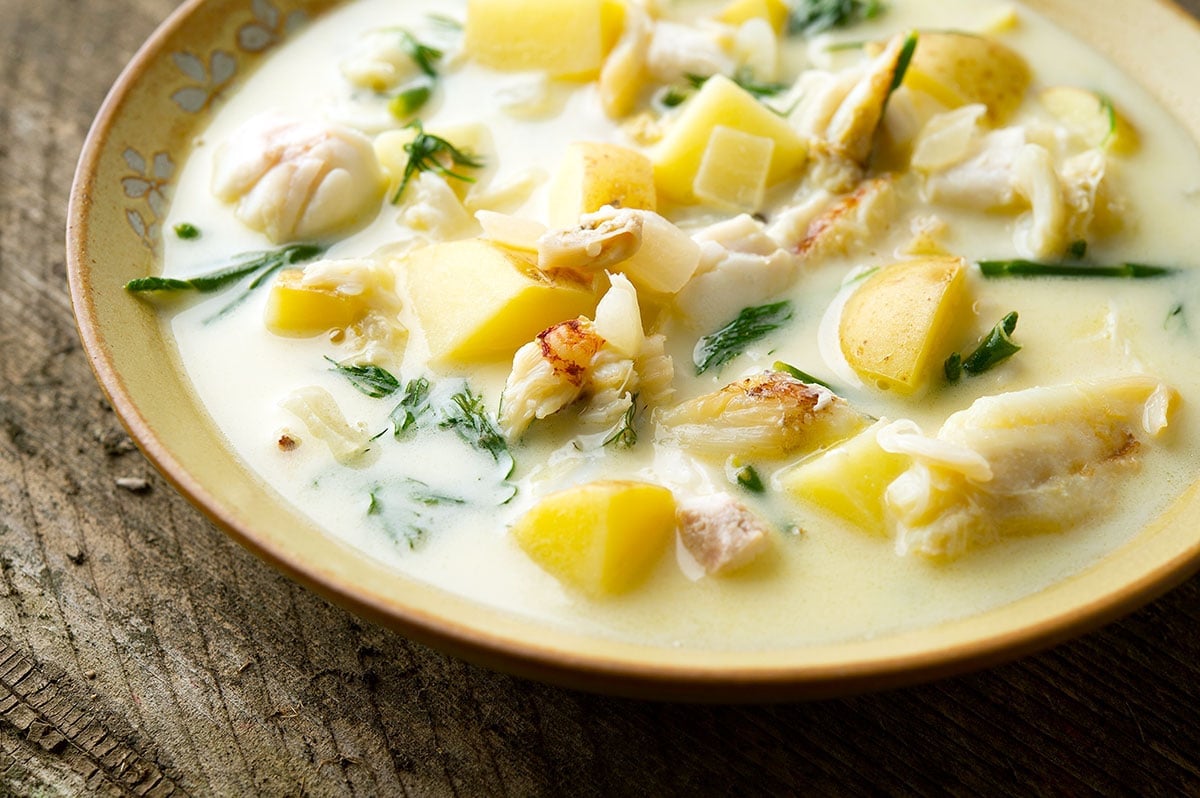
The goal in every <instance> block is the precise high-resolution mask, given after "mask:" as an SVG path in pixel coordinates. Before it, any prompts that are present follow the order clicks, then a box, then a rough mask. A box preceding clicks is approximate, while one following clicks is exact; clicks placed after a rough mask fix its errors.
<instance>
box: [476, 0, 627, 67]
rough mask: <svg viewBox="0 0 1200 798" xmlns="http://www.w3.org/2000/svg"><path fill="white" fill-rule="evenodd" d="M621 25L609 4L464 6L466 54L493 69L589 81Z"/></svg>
mask: <svg viewBox="0 0 1200 798" xmlns="http://www.w3.org/2000/svg"><path fill="white" fill-rule="evenodd" d="M622 21H623V9H622V8H621V7H619V6H618V5H616V4H614V3H612V2H611V1H610V0H469V2H468V3H467V25H466V33H465V48H466V52H467V54H468V55H470V56H471V57H472V58H474V59H475V60H476V61H478V62H479V63H481V64H483V65H484V66H488V67H491V68H492V69H500V70H506V71H520V70H541V71H545V72H549V73H550V74H551V75H554V76H556V77H566V78H582V79H590V78H592V77H595V75H596V73H597V72H598V71H599V69H600V65H601V63H603V61H604V54H605V52H606V51H607V48H608V47H610V46H612V43H613V41H615V39H616V34H617V32H619V30H620V25H621V24H622Z"/></svg>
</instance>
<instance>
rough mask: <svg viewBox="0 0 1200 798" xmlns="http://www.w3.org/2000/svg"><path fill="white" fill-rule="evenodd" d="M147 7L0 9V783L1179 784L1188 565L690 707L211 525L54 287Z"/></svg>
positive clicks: (21, 790)
mask: <svg viewBox="0 0 1200 798" xmlns="http://www.w3.org/2000/svg"><path fill="white" fill-rule="evenodd" d="M175 4H176V3H175V2H174V0H106V1H105V2H84V0H0V42H2V46H0V794H4V795H7V794H17V795H28V794H37V795H74V794H79V793H87V794H92V793H99V794H109V793H111V794H127V793H134V794H139V795H140V794H152V795H166V794H171V793H181V794H182V793H187V794H196V795H230V796H239V795H254V794H263V795H300V794H312V795H375V794H420V795H447V794H455V795H505V794H512V795H522V796H526V795H557V794H567V795H611V794H646V795H673V794H697V793H699V794H707V793H712V792H718V793H732V792H736V793H738V794H762V795H779V794H785V793H795V792H801V791H803V792H805V793H807V794H829V793H867V792H876V791H882V792H886V793H904V794H907V793H929V792H943V791H945V792H950V793H955V794H978V793H988V792H995V791H998V790H1000V789H1003V790H1005V791H1006V792H1013V793H1017V794H1030V793H1049V794H1071V795H1084V794H1089V793H1105V794H1112V793H1129V794H1181V793H1192V794H1197V793H1200V731H1198V728H1200V724H1198V723H1197V720H1196V716H1197V713H1198V712H1200V635H1198V634H1197V633H1196V632H1197V625H1196V621H1197V618H1198V617H1200V579H1193V580H1191V581H1190V582H1188V583H1186V584H1185V585H1183V586H1182V587H1180V588H1179V589H1177V590H1175V591H1174V592H1172V593H1170V594H1169V595H1168V596H1166V597H1165V598H1163V599H1162V600H1160V601H1158V602H1157V603H1155V604H1153V605H1151V606H1149V607H1147V608H1146V609H1144V610H1142V611H1141V612H1138V613H1137V614H1135V615H1133V616H1132V617H1130V618H1127V619H1126V620H1124V621H1122V622H1120V623H1116V624H1113V625H1111V626H1109V627H1108V628H1106V629H1104V630H1102V631H1100V632H1097V633H1094V634H1092V635H1089V636H1087V637H1085V638H1083V639H1081V640H1077V641H1075V642H1073V643H1070V644H1067V645H1063V646H1060V647H1058V648H1056V649H1053V650H1051V651H1049V652H1046V653H1044V654H1042V655H1040V656H1035V657H1030V658H1027V659H1024V660H1021V661H1019V662H1016V663H1014V664H1010V665H1007V666H1004V667H999V668H996V669H994V670H989V671H986V672H983V673H978V674H974V675H969V676H964V677H961V678H957V679H951V680H948V681H943V682H939V683H936V684H931V685H927V686H923V687H917V688H912V689H906V690H896V691H892V692H887V693H883V694H879V695H867V696H860V697H856V698H849V699H845V700H836V701H825V702H821V703H812V704H798V705H784V706H768V707H709V706H686V705H672V704H655V703H645V702H637V701H629V700H618V699H612V698H605V697H600V696H594V695H587V694H582V693H574V692H567V691H564V690H560V689H556V688H553V687H547V686H543V685H540V684H534V683H529V682H525V681H522V680H519V679H515V678H511V677H508V676H503V675H499V674H496V673H491V672H488V671H485V670H481V669H479V668H475V667H473V666H470V665H467V664H464V663H462V662H460V661H457V660H453V659H448V658H447V657H445V656H443V655H441V654H439V653H437V652H434V651H431V650H429V649H426V648H424V647H422V646H420V645H417V644H414V643H411V642H409V641H407V640H405V639H404V638H402V637H400V636H399V635H396V634H394V633H391V632H389V631H385V630H383V629H380V628H377V627H375V626H372V625H370V624H368V623H365V622H363V621H360V620H357V619H356V618H354V617H353V616H351V615H349V614H347V613H346V612H344V611H342V610H341V609H338V608H336V607H333V606H331V605H329V604H327V603H326V602H324V601H323V600H321V599H319V598H317V597H315V596H314V595H312V594H311V593H309V592H307V591H305V590H303V589H301V588H298V587H296V586H295V585H293V584H291V583H290V582H288V581H287V580H286V579H284V578H283V577H281V576H280V575H279V574H277V573H276V572H274V571H273V570H271V569H270V568H268V567H267V566H265V565H263V564H262V563H260V562H259V561H258V560H256V559H254V558H253V557H251V556H250V555H249V554H247V553H246V552H245V551H243V550H241V549H240V548H239V547H238V546H236V545H235V544H233V543H231V542H230V541H229V540H228V539H227V538H226V537H225V536H224V535H223V534H222V533H221V532H219V531H218V530H216V529H215V528H213V527H212V526H211V525H210V524H209V523H207V522H206V521H205V520H204V519H203V518H202V517H201V516H200V514H199V513H198V512H197V511H196V510H194V509H193V508H192V507H191V506H190V505H189V504H188V503H187V502H185V501H184V500H183V499H182V498H180V497H179V496H178V495H177V494H176V493H175V492H174V491H173V490H172V489H171V488H170V487H169V486H167V485H166V484H165V483H164V481H163V480H162V479H161V478H159V477H158V476H157V475H156V474H155V472H154V471H153V469H152V468H150V466H149V465H148V464H147V463H146V461H145V460H143V459H142V457H141V455H140V454H139V453H138V452H137V451H136V450H135V449H134V447H133V446H132V445H131V443H130V442H129V440H128V439H127V438H126V436H125V435H124V434H123V432H122V430H121V427H120V425H119V424H118V423H117V420H116V418H115V417H114V415H113V413H112V412H111V411H110V410H109V408H108V407H107V405H106V404H105V402H104V400H103V399H102V398H101V395H100V392H99V390H98V389H97V387H96V385H95V383H94V381H93V379H92V375H91V373H90V372H89V370H88V366H87V363H86V361H85V358H84V356H83V353H82V352H81V350H80V346H79V342H78V340H77V338H76V335H75V331H74V328H73V324H72V316H71V309H70V307H69V304H68V301H67V292H66V285H65V279H66V278H65V273H64V257H63V230H64V225H65V218H64V217H65V207H66V197H67V192H68V188H69V186H70V182H71V176H72V171H73V169H74V166H75V160H76V157H77V155H78V152H79V149H80V145H81V143H82V141H83V137H84V134H85V133H86V131H87V128H88V125H89V123H90V121H91V118H92V115H93V114H94V113H95V111H96V109H97V108H98V106H99V104H100V101H101V99H102V98H103V96H104V93H105V91H106V90H107V88H108V87H109V85H110V84H111V82H112V81H113V79H114V78H115V77H116V75H117V73H118V71H119V70H120V68H121V67H122V65H123V64H124V63H125V62H126V60H127V59H128V58H129V56H130V55H131V54H132V53H133V51H134V49H135V48H136V47H137V46H138V44H140V43H141V42H142V40H143V39H144V38H145V37H146V36H147V35H148V34H149V33H150V31H151V30H152V29H153V27H154V26H155V25H156V24H158V22H159V21H160V20H162V19H163V18H164V17H165V16H166V15H167V14H168V13H169V12H170V11H171V10H172V8H173V7H174V6H175ZM1186 5H1187V6H1188V7H1189V8H1190V9H1191V10H1192V11H1193V12H1194V13H1197V14H1200V0H1187V3H1186ZM122 478H134V479H145V480H147V481H148V486H147V488H146V489H145V490H144V491H136V492H135V491H130V490H127V489H123V488H121V487H118V486H117V480H118V479H122Z"/></svg>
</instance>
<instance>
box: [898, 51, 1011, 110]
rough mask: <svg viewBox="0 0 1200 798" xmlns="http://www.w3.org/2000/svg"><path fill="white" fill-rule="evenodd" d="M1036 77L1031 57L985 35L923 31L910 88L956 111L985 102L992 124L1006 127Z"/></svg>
mask: <svg viewBox="0 0 1200 798" xmlns="http://www.w3.org/2000/svg"><path fill="white" fill-rule="evenodd" d="M1031 78H1032V75H1031V73H1030V71H1029V66H1028V65H1027V64H1026V63H1025V59H1023V58H1021V56H1020V55H1018V54H1017V53H1016V52H1014V51H1013V50H1011V49H1009V48H1008V47H1006V46H1004V45H1003V44H1000V42H997V41H994V40H993V39H989V38H987V37H985V36H974V35H972V34H969V33H955V32H952V31H922V32H921V42H920V44H919V45H918V46H917V50H916V53H915V54H914V55H913V59H912V62H911V63H910V64H909V67H908V71H907V72H906V73H905V75H904V85H906V86H908V87H909V88H911V89H916V90H918V91H924V92H926V93H927V94H931V95H933V96H934V97H935V98H936V99H938V100H939V101H941V102H942V103H943V104H945V105H946V106H948V107H950V108H957V107H959V106H962V105H969V104H971V103H983V104H984V105H986V106H987V109H988V113H987V116H988V121H989V122H991V123H993V124H1002V123H1003V122H1004V121H1005V120H1006V119H1008V117H1009V116H1011V115H1012V113H1013V112H1014V111H1015V110H1017V106H1019V105H1020V104H1021V101H1022V100H1023V99H1024V98H1025V90H1026V89H1027V88H1029V81H1030V80H1031Z"/></svg>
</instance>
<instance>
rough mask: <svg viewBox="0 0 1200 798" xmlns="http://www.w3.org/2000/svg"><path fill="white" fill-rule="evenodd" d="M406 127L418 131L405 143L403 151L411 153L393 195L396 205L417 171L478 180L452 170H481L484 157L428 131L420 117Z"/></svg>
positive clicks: (456, 178) (393, 201)
mask: <svg viewBox="0 0 1200 798" xmlns="http://www.w3.org/2000/svg"><path fill="white" fill-rule="evenodd" d="M404 127H405V128H406V129H407V128H412V129H413V130H416V131H417V137H416V138H414V139H413V140H412V141H410V142H409V143H408V144H405V145H404V151H405V152H407V153H408V163H407V164H405V165H404V177H403V178H401V180H400V187H399V188H397V189H396V193H395V194H393V195H392V204H393V205H395V204H397V203H398V202H400V198H401V197H403V196H404V190H405V189H406V188H408V181H410V180H412V177H413V175H415V174H416V173H417V172H436V173H437V174H440V175H442V176H443V177H452V178H454V179H455V180H462V181H464V182H466V183H474V182H475V178H473V177H471V176H469V175H464V174H460V173H458V172H455V171H453V169H454V168H455V167H459V166H465V167H469V168H472V169H479V168H480V167H482V166H483V161H482V160H480V159H479V158H476V157H475V156H474V155H471V154H469V153H465V152H463V151H462V150H460V149H458V148H457V147H455V146H454V145H453V144H451V143H450V142H448V141H446V140H445V139H444V138H441V137H440V136H434V135H432V134H430V133H426V132H425V128H424V127H423V126H422V125H421V120H419V119H414V120H413V121H411V122H409V123H408V124H407V125H405V126H404ZM447 162H448V163H447Z"/></svg>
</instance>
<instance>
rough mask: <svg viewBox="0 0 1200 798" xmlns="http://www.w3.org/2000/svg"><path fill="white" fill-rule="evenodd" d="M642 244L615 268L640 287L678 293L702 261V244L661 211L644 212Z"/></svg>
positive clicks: (657, 291)
mask: <svg viewBox="0 0 1200 798" xmlns="http://www.w3.org/2000/svg"><path fill="white" fill-rule="evenodd" d="M641 216H642V245H641V246H640V247H638V251H637V252H635V253H634V254H633V256H632V257H630V258H628V259H627V260H624V261H622V262H621V263H618V264H617V265H616V266H614V267H613V271H617V272H621V273H622V274H624V275H625V276H626V277H628V278H629V279H630V281H632V282H633V284H634V285H636V286H637V287H638V288H644V289H647V290H649V291H652V292H654V293H659V294H674V293H675V292H677V291H678V290H679V289H681V288H683V287H684V286H685V285H686V284H687V282H688V280H690V279H692V275H693V274H695V273H696V268H697V267H698V266H699V265H700V245H699V244H697V243H696V242H695V241H693V240H692V238H691V236H689V235H688V234H687V233H685V232H684V231H682V230H680V229H679V228H678V227H676V226H675V225H674V224H672V223H671V222H669V221H667V220H666V219H664V218H663V217H662V216H659V215H658V214H657V213H645V214H642V215H641Z"/></svg>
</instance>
